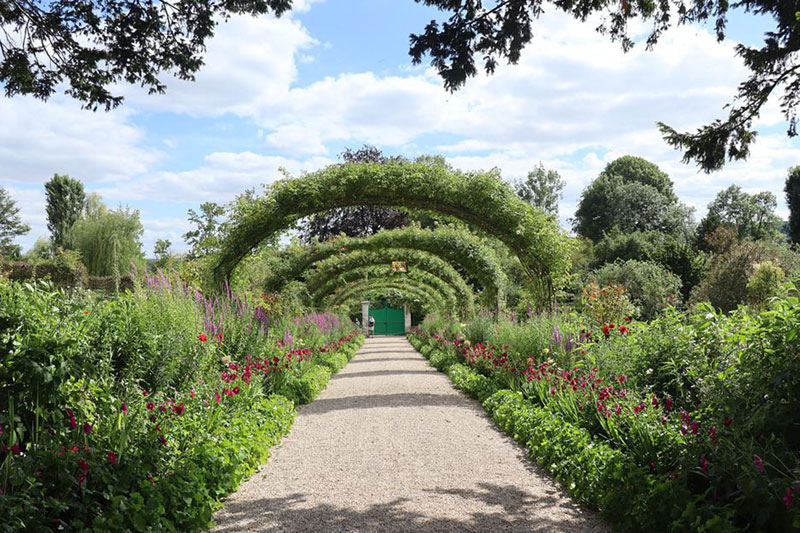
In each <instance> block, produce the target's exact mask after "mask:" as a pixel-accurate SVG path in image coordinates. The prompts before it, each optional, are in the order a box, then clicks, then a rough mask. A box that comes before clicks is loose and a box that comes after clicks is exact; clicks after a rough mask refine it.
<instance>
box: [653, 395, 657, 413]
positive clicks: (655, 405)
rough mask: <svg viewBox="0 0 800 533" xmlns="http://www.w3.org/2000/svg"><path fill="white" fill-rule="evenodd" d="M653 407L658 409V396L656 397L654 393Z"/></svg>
mask: <svg viewBox="0 0 800 533" xmlns="http://www.w3.org/2000/svg"><path fill="white" fill-rule="evenodd" d="M653 408H654V409H658V398H656V395H655V394H653Z"/></svg>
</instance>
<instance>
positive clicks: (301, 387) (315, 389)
mask: <svg viewBox="0 0 800 533" xmlns="http://www.w3.org/2000/svg"><path fill="white" fill-rule="evenodd" d="M330 379H331V370H330V368H328V367H325V366H321V365H312V366H311V367H309V368H308V370H307V371H305V372H304V373H303V374H302V375H299V376H295V375H290V376H289V379H287V380H286V383H285V384H284V386H283V387H281V388H280V389H278V390H277V391H276V392H277V393H278V394H281V395H283V396H286V397H287V398H289V399H290V400H291V401H292V402H294V403H295V404H306V403H311V402H312V401H313V400H314V398H316V397H317V396H318V395H319V393H320V392H322V391H323V390H325V387H327V386H328V381H330Z"/></svg>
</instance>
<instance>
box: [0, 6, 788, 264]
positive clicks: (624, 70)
mask: <svg viewBox="0 0 800 533" xmlns="http://www.w3.org/2000/svg"><path fill="white" fill-rule="evenodd" d="M295 5H296V6H297V9H296V10H295V11H294V12H292V13H291V14H290V15H288V16H284V17H282V18H281V19H277V20H276V19H274V18H271V17H263V18H260V19H253V18H249V17H236V18H234V19H233V20H231V22H230V23H228V24H226V25H223V26H221V27H220V28H219V29H218V31H217V35H216V37H215V38H214V39H213V40H212V41H211V42H210V43H209V49H208V54H207V64H206V66H205V68H204V69H203V71H201V73H200V74H199V75H198V78H197V82H196V83H194V84H189V83H185V82H180V81H177V80H167V83H168V92H167V95H163V96H148V95H146V94H144V93H143V92H142V91H140V90H138V89H136V88H133V87H120V88H119V91H120V92H122V93H123V94H125V95H126V97H127V103H126V104H125V105H124V106H123V107H122V108H120V109H117V110H114V111H112V112H109V113H104V112H98V113H91V112H87V111H82V110H80V109H79V105H77V104H76V103H75V102H72V101H70V100H69V99H67V98H65V97H63V96H58V97H54V98H52V99H51V100H50V101H49V102H47V103H41V102H38V101H35V100H32V99H28V98H14V99H2V100H0V123H2V124H3V125H4V126H3V128H2V131H0V184H2V186H4V187H6V188H7V189H9V190H10V192H11V193H12V196H13V197H14V198H15V199H17V201H18V203H19V205H20V207H21V212H22V215H23V218H24V220H25V221H26V222H27V223H28V224H30V225H31V226H32V228H33V229H32V231H31V233H30V234H29V235H27V236H25V237H23V238H21V239H19V241H18V242H20V243H21V244H22V245H23V247H24V248H26V249H27V248H29V247H30V246H31V245H32V244H33V243H34V242H35V240H36V239H37V238H38V237H42V236H46V235H47V229H46V220H45V214H44V192H43V183H44V182H45V181H47V180H48V179H49V178H50V177H51V176H52V174H53V173H56V172H58V173H67V174H70V175H71V176H73V177H76V178H78V179H81V180H82V181H83V182H84V184H85V186H86V188H87V190H89V191H91V192H97V193H99V194H101V195H102V196H103V198H104V199H105V200H106V202H107V203H108V204H109V205H111V206H116V205H118V204H128V205H130V206H131V207H133V208H136V209H139V210H140V211H141V218H142V222H143V224H144V227H145V235H144V239H143V241H144V244H145V250H146V252H147V253H148V254H149V253H150V252H151V251H152V246H153V243H154V242H155V240H156V239H158V238H167V239H170V240H171V241H172V242H173V249H174V250H175V251H181V250H183V249H185V245H184V243H183V240H182V238H181V235H182V233H184V232H185V231H186V230H187V229H188V223H187V222H186V212H187V210H188V209H190V208H195V209H196V208H197V207H198V206H199V204H200V203H201V202H203V201H207V200H211V201H217V202H221V203H222V202H227V201H230V200H231V199H233V197H234V196H235V195H236V194H238V193H240V192H242V191H243V190H244V189H246V188H248V187H256V188H258V187H259V185H260V184H262V183H269V182H271V181H273V180H274V179H276V178H278V177H280V173H279V171H278V168H279V167H283V168H285V169H287V170H288V171H290V172H292V173H299V172H301V171H313V170H316V169H318V168H320V167H322V166H324V165H326V164H330V163H331V162H334V161H336V158H337V154H339V153H340V152H341V151H342V150H343V148H344V147H352V148H357V147H359V146H361V145H363V144H365V143H366V144H373V145H376V146H378V147H380V148H382V149H383V150H384V151H385V152H387V153H391V154H403V155H407V156H415V155H418V154H422V153H438V154H442V155H445V156H446V157H448V159H449V160H450V161H451V163H452V164H453V165H454V166H456V167H458V168H462V169H464V170H475V169H488V168H492V167H498V168H500V169H501V171H502V174H503V176H504V177H505V178H506V179H517V178H521V177H524V175H525V174H526V173H527V171H528V170H530V169H532V168H534V167H535V166H536V164H538V162H539V161H542V162H543V163H544V164H545V166H546V167H548V168H555V169H557V170H558V171H559V172H560V173H561V174H562V176H564V178H565V179H566V181H567V187H566V189H565V195H564V199H563V201H562V204H561V219H562V223H563V224H564V225H565V227H567V226H568V220H567V219H568V218H569V217H570V216H571V215H572V213H573V212H574V209H575V205H576V203H577V201H578V199H579V197H580V192H581V191H582V190H583V188H584V187H585V186H586V184H588V182H589V181H591V180H592V179H593V178H594V177H596V176H597V174H598V173H599V172H600V171H601V170H602V168H603V166H604V165H605V164H607V163H608V162H609V161H611V160H613V159H614V158H616V157H619V156H621V155H625V154H633V155H640V156H642V157H645V158H647V159H650V160H652V161H654V162H656V163H657V164H658V165H659V166H661V168H662V169H664V170H665V171H666V172H668V173H669V174H670V176H671V177H672V178H673V180H674V181H675V184H676V190H677V192H678V194H679V196H681V198H682V199H683V201H685V202H687V203H688V204H690V205H692V206H694V207H695V208H696V209H697V213H696V216H697V218H699V217H701V216H702V215H703V214H704V212H705V206H706V204H707V203H708V202H709V201H710V200H711V199H713V197H714V195H715V194H716V193H717V191H719V190H721V189H723V188H725V187H727V186H728V185H730V184H731V183H737V184H740V185H741V186H742V187H744V188H745V189H746V190H748V191H759V190H770V191H772V192H773V193H775V194H776V196H778V198H779V200H780V205H779V213H780V214H781V215H784V216H785V213H786V211H785V206H784V205H783V201H782V196H783V194H782V185H783V180H784V179H785V176H786V169H787V168H788V167H789V166H791V165H796V164H800V143H798V142H797V141H794V140H789V139H787V138H786V136H785V133H784V132H785V128H786V125H785V122H784V121H783V119H782V116H781V115H780V112H779V109H778V108H777V105H776V103H775V102H773V103H771V104H770V105H769V106H768V108H767V109H766V110H765V112H764V113H763V115H762V118H761V119H760V121H759V123H758V129H759V132H760V135H759V140H758V142H757V144H756V146H755V148H754V151H753V156H752V157H751V159H750V160H749V161H747V162H745V163H736V164H732V165H729V166H728V167H726V169H725V170H723V171H721V172H718V173H715V174H712V175H710V176H708V175H704V174H700V173H698V172H697V171H696V169H695V168H694V167H692V166H687V165H683V164H682V163H681V162H680V154H679V153H678V152H675V151H673V150H672V149H670V148H669V147H667V146H666V145H665V144H664V143H663V141H662V140H661V139H660V137H659V135H658V132H657V131H656V129H655V122H656V121H657V120H663V121H665V122H667V123H669V124H671V125H674V126H676V127H678V128H694V127H697V126H699V125H701V124H703V123H705V122H708V121H710V120H712V119H714V118H717V117H721V116H722V110H721V107H722V105H724V104H725V103H727V101H728V100H729V99H730V97H731V96H732V95H733V94H734V93H735V88H736V84H737V83H738V82H739V81H741V80H742V79H743V77H744V75H745V74H746V71H745V70H744V69H743V67H742V66H741V63H740V62H739V60H738V59H737V58H735V56H734V53H733V48H732V47H733V45H734V44H735V42H737V41H741V42H744V43H751V44H758V43H759V42H760V40H761V36H762V35H763V32H764V31H765V30H767V29H769V20H768V19H766V20H765V19H756V18H754V17H752V16H750V15H742V14H734V15H733V16H732V17H731V19H730V24H729V37H730V39H729V40H727V41H726V42H723V43H717V42H716V40H715V38H714V36H713V35H712V34H711V33H710V32H709V30H708V29H707V28H701V27H684V28H679V29H677V30H674V31H670V32H669V33H668V34H666V35H665V36H664V37H663V38H662V41H661V43H660V44H659V45H658V46H657V47H656V49H655V50H654V51H652V52H647V51H645V50H644V48H643V47H636V48H635V49H634V51H632V52H630V53H628V54H623V53H622V52H621V51H620V49H619V47H618V46H617V45H615V44H613V43H610V42H608V41H607V40H606V39H605V38H603V37H602V36H599V35H597V34H596V33H595V32H594V31H593V28H594V26H595V25H596V21H590V22H589V23H586V24H581V23H579V22H576V21H574V20H573V19H571V18H570V17H568V16H565V15H562V14H559V13H555V12H553V13H546V14H545V15H544V16H543V17H542V18H541V19H540V20H539V21H538V22H537V24H536V26H535V28H534V35H535V38H534V40H533V42H532V43H531V44H530V45H529V46H528V48H527V49H526V50H525V51H524V53H523V58H522V60H521V61H520V64H519V65H515V66H503V67H501V68H499V69H498V71H497V73H496V74H495V75H494V76H492V77H487V76H484V75H481V76H478V77H477V78H475V79H473V80H470V81H469V82H468V84H467V86H466V87H465V88H464V89H462V90H461V91H458V92H457V93H455V94H451V93H448V92H446V91H444V89H443V88H442V86H441V81H440V80H439V79H438V78H437V76H436V75H435V73H434V72H432V71H431V69H430V68H429V66H428V65H426V64H423V65H419V66H412V65H411V62H410V58H409V56H408V36H409V34H410V33H412V32H419V31H422V29H423V28H424V25H425V24H426V23H427V22H428V21H429V20H430V19H431V18H433V17H436V16H437V13H436V12H435V11H433V10H431V9H430V8H426V7H424V6H420V5H419V4H416V3H414V2H412V1H411V0H402V1H398V0H347V1H341V0H340V1H336V2H334V1H333V0H303V1H302V2H295Z"/></svg>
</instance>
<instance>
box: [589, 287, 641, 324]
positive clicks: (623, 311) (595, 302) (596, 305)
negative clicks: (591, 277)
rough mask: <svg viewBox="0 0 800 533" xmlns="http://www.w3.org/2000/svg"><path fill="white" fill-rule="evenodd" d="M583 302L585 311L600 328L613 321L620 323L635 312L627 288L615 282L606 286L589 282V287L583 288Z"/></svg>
mask: <svg viewBox="0 0 800 533" xmlns="http://www.w3.org/2000/svg"><path fill="white" fill-rule="evenodd" d="M581 303H582V306H583V312H584V313H585V314H586V315H587V316H588V318H589V319H590V320H591V322H592V324H593V325H594V326H596V327H598V328H601V327H603V326H604V325H606V324H611V323H616V324H619V323H620V322H621V321H622V320H623V319H624V317H627V316H631V315H632V314H633V312H634V308H633V306H632V305H631V301H630V298H629V297H628V291H627V289H626V288H625V287H623V286H622V285H617V284H614V283H612V284H609V285H606V286H600V285H597V284H596V283H589V287H588V288H586V289H583V294H582V302H581Z"/></svg>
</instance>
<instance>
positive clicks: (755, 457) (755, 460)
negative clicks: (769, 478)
mask: <svg viewBox="0 0 800 533" xmlns="http://www.w3.org/2000/svg"><path fill="white" fill-rule="evenodd" d="M753 463H754V464H755V465H756V468H758V471H759V472H764V463H763V462H762V461H761V457H759V456H758V455H757V454H754V455H753Z"/></svg>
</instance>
